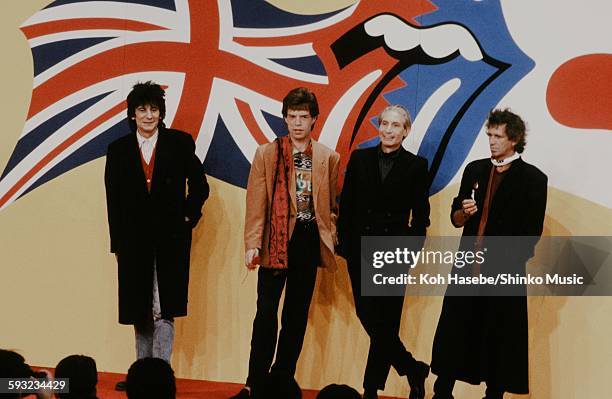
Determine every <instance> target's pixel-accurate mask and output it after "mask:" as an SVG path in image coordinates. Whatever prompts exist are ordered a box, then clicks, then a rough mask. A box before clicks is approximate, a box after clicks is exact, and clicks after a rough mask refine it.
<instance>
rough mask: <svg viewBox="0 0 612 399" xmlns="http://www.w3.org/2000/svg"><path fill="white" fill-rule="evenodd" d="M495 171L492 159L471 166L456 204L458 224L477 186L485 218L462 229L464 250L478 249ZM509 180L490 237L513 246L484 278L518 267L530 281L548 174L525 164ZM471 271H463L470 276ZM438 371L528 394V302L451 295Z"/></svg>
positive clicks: (437, 348)
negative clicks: (530, 262)
mask: <svg viewBox="0 0 612 399" xmlns="http://www.w3.org/2000/svg"><path fill="white" fill-rule="evenodd" d="M490 170H491V160H490V159H488V158H486V159H481V160H477V161H474V162H471V163H470V164H468V165H467V167H466V168H465V171H464V173H463V177H462V179H461V186H460V189H459V195H458V196H457V197H456V198H455V199H454V200H453V204H452V207H451V221H452V214H453V213H454V212H455V211H456V210H458V209H461V202H462V201H463V200H464V199H468V198H470V196H471V193H472V190H473V189H474V187H475V186H476V185H475V183H477V186H478V188H477V189H476V190H475V198H474V199H475V200H476V204H477V206H478V212H477V213H476V214H475V215H474V216H472V217H471V218H470V219H469V220H468V221H467V222H466V224H465V226H464V227H463V235H462V240H461V247H462V249H464V250H473V249H474V246H473V245H474V236H476V235H477V232H478V226H479V223H480V218H481V215H482V210H483V208H484V206H483V204H484V199H485V195H486V190H487V184H488V181H489V175H490ZM506 173H507V174H506V175H505V177H504V180H503V181H502V182H501V184H500V186H499V187H498V189H497V192H496V193H495V195H494V197H493V200H492V203H491V207H490V209H489V216H488V219H487V225H486V228H485V233H484V235H485V237H487V236H506V237H513V238H512V239H511V241H508V242H509V243H510V242H512V244H510V245H509V246H508V247H507V248H502V249H501V250H500V249H496V250H495V251H494V253H489V254H487V256H485V259H486V261H485V263H484V264H483V265H482V266H481V271H482V272H483V274H486V273H487V270H495V271H499V270H500V268H499V267H498V266H499V263H500V262H503V264H504V265H511V268H512V270H511V271H510V272H511V273H512V274H513V275H514V274H516V273H518V274H524V273H525V263H526V262H527V260H528V259H529V258H531V257H532V256H533V251H534V247H535V244H536V243H537V240H538V238H539V237H540V236H541V234H542V230H543V225H544V215H545V210H546V197H547V177H546V175H545V174H544V173H542V172H541V171H540V170H539V169H537V168H536V167H535V166H533V165H530V164H528V163H526V162H524V161H523V160H522V159H521V158H519V159H517V160H515V161H514V162H513V163H512V166H511V167H510V169H508V171H507V172H506ZM515 237H522V238H521V240H522V241H520V244H521V245H516V243H518V242H519V241H514V239H515ZM528 237H530V238H528ZM469 270H470V269H468V268H465V269H462V270H458V271H457V270H456V271H457V272H458V274H465V273H466V272H468V271H469ZM449 289H450V288H449ZM495 289H496V288H495ZM431 369H432V371H433V372H434V373H435V374H437V375H441V374H443V375H445V376H448V377H451V378H455V379H458V380H461V381H465V382H468V383H471V384H480V383H481V382H483V381H484V382H487V383H488V384H490V385H495V386H496V387H497V388H498V389H501V390H503V391H505V392H513V393H517V394H525V393H528V392H529V384H528V382H529V381H528V324H527V298H526V297H525V296H524V295H520V296H448V295H447V296H446V297H445V298H444V304H443V307H442V312H441V315H440V320H439V322H438V327H437V330H436V334H435V337H434V343H433V351H432V362H431Z"/></svg>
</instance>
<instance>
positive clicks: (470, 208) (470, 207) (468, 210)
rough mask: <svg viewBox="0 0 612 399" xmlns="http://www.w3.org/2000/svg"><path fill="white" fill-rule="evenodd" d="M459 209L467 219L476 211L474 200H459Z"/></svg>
mask: <svg viewBox="0 0 612 399" xmlns="http://www.w3.org/2000/svg"><path fill="white" fill-rule="evenodd" d="M461 209H462V211H463V217H464V218H465V219H469V218H470V217H471V216H472V215H474V214H475V213H476V212H478V207H477V206H476V201H474V200H473V199H464V200H463V201H462V202H461Z"/></svg>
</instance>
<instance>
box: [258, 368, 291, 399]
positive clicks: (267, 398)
mask: <svg viewBox="0 0 612 399" xmlns="http://www.w3.org/2000/svg"><path fill="white" fill-rule="evenodd" d="M252 389H253V394H252V396H253V398H255V399H271V398H275V399H276V398H278V399H301V398H302V390H301V389H300V386H299V385H298V383H297V381H295V378H293V376H292V375H290V374H288V373H285V372H272V373H270V374H268V375H266V376H265V377H264V378H262V379H260V380H258V381H257V382H256V383H255V384H254V386H253V387H252Z"/></svg>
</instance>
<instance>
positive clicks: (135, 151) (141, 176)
mask: <svg viewBox="0 0 612 399" xmlns="http://www.w3.org/2000/svg"><path fill="white" fill-rule="evenodd" d="M137 134H138V133H132V134H131V140H130V142H129V143H130V144H129V148H128V151H127V156H128V159H127V161H128V165H129V168H130V170H133V171H134V174H135V175H136V180H137V181H138V190H142V192H144V193H147V179H146V177H145V173H144V169H143V168H142V160H141V155H140V147H139V145H138V138H137V137H136V135H137Z"/></svg>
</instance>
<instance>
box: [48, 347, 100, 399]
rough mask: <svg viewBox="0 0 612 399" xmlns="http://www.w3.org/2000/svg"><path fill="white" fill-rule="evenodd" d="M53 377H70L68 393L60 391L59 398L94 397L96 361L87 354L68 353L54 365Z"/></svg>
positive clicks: (96, 378)
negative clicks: (68, 354)
mask: <svg viewBox="0 0 612 399" xmlns="http://www.w3.org/2000/svg"><path fill="white" fill-rule="evenodd" d="M55 378H69V379H70V393H60V394H57V396H58V397H59V398H61V399H80V398H95V397H96V385H97V384H98V369H97V368H96V361H95V360H93V359H92V358H91V357H89V356H83V355H70V356H68V357H65V358H63V359H62V360H60V362H59V363H58V364H57V366H55Z"/></svg>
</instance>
